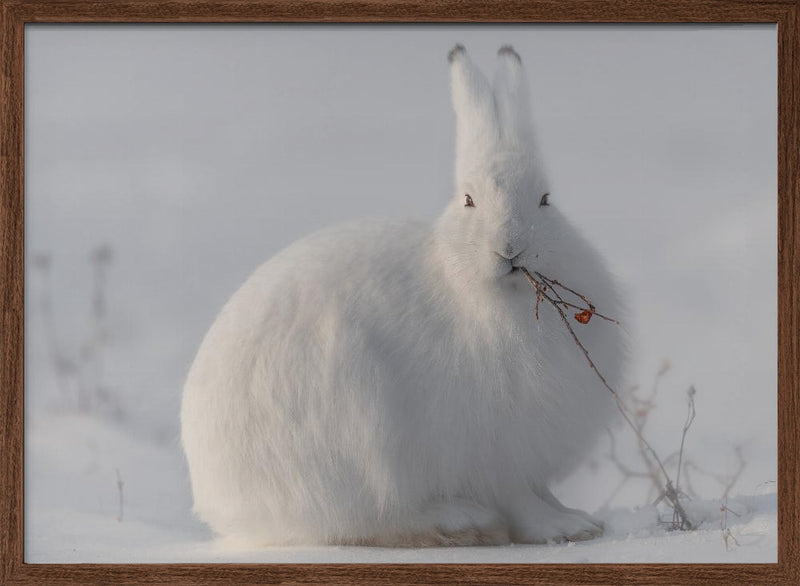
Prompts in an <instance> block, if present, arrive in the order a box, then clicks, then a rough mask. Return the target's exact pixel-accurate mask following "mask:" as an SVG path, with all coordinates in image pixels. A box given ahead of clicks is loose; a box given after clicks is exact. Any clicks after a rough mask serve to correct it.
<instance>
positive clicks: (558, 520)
mask: <svg viewBox="0 0 800 586" xmlns="http://www.w3.org/2000/svg"><path fill="white" fill-rule="evenodd" d="M602 534H603V524H602V522H600V521H598V520H597V519H595V518H594V517H592V516H591V515H588V514H586V513H583V512H581V511H575V512H564V511H555V510H553V511H552V513H549V514H547V515H541V514H539V515H535V516H534V517H532V518H528V519H525V521H524V522H523V523H520V524H517V526H515V527H514V531H513V532H512V535H511V539H512V541H514V542H515V543H563V542H565V541H586V540H587V539H594V538H595V537H600V536H601V535H602Z"/></svg>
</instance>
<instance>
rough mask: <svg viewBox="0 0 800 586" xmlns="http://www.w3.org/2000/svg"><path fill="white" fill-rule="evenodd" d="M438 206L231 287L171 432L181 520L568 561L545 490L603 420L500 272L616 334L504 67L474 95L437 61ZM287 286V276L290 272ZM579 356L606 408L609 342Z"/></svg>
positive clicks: (456, 65)
mask: <svg viewBox="0 0 800 586" xmlns="http://www.w3.org/2000/svg"><path fill="white" fill-rule="evenodd" d="M448 57H449V61H450V70H451V78H452V94H453V105H454V108H455V112H456V135H457V140H456V165H455V192H454V195H453V197H452V198H451V200H450V202H449V204H448V205H447V206H446V208H445V210H444V212H443V213H442V215H441V217H440V218H439V219H438V221H436V222H435V224H433V225H432V226H431V225H427V224H418V223H412V222H400V221H369V222H365V221H362V222H356V223H352V224H348V225H344V226H339V227H334V228H329V229H327V230H323V231H321V232H318V233H316V234H313V235H311V236H308V237H306V238H304V239H302V240H300V241H298V242H296V243H294V244H292V245H291V246H289V247H288V248H287V249H285V250H283V251H282V252H280V253H279V254H277V255H276V256H274V257H273V258H271V259H270V260H268V261H267V262H266V263H265V264H264V265H262V266H261V267H260V268H259V269H258V270H256V272H255V273H254V274H253V275H252V276H251V277H250V278H249V279H248V280H247V282H246V283H245V284H244V285H243V286H242V287H241V289H239V290H238V291H237V292H236V293H235V294H234V295H233V297H232V298H231V299H230V301H229V302H228V303H227V304H226V305H225V307H224V308H223V309H222V311H221V312H220V314H219V316H218V317H217V319H216V322H215V323H214V325H213V326H212V327H211V329H210V330H209V332H208V333H207V335H206V336H205V339H204V340H203V343H202V345H201V346H200V349H199V350H198V353H197V357H196V358H195V361H194V364H193V366H192V368H191V371H190V372H189V375H188V378H187V381H186V386H185V390H184V395H183V405H182V410H181V422H182V439H183V446H184V449H185V451H186V456H187V458H188V463H189V470H190V473H191V480H192V490H193V493H194V508H195V512H196V513H197V515H198V516H199V517H200V518H201V519H203V520H204V521H205V522H207V523H208V524H209V525H210V526H211V527H212V528H213V529H214V531H215V532H216V533H217V534H218V535H220V536H222V537H226V538H230V539H233V540H239V541H241V542H244V543H247V544H249V545H250V546H260V545H269V544H291V543H296V544H359V545H376V546H379V545H384V546H440V545H478V544H499V543H507V542H509V541H514V542H525V543H540V542H546V541H551V540H556V541H558V540H578V539H589V538H591V537H594V536H597V535H599V534H600V533H601V532H602V525H601V524H600V522H599V521H597V520H595V519H593V518H592V517H591V516H589V515H587V514H586V513H582V512H580V511H577V510H575V509H568V508H566V507H564V506H563V505H562V504H561V503H559V502H558V500H556V498H555V497H554V496H553V495H552V493H551V492H550V491H549V489H548V485H549V484H550V483H552V482H553V481H554V480H556V479H558V478H560V477H563V476H564V475H565V474H567V473H568V472H570V471H571V470H572V469H573V468H574V467H575V465H576V464H577V463H578V462H579V461H580V459H581V458H582V457H583V456H584V455H585V453H586V452H587V451H588V450H589V448H591V447H592V445H593V444H594V442H595V441H596V440H597V438H598V435H599V434H600V432H602V430H603V429H604V427H605V426H606V425H607V424H608V423H609V421H610V420H611V418H612V417H613V415H614V413H615V405H614V400H613V397H612V396H611V395H610V394H609V393H608V392H607V391H605V390H604V388H603V386H602V384H601V383H600V381H599V380H598V379H597V377H596V376H595V374H594V372H593V371H592V370H591V369H589V368H588V367H587V366H586V364H585V360H584V359H583V358H582V356H581V354H580V350H579V349H578V348H576V346H575V343H574V341H573V340H572V339H571V337H570V334H569V333H568V332H567V331H566V330H565V329H564V328H563V327H562V325H563V324H561V322H560V319H559V316H558V315H556V314H555V312H542V314H541V316H540V317H539V319H538V321H537V320H535V319H534V318H533V310H534V306H535V302H536V299H535V294H534V295H532V293H531V288H530V286H529V285H528V283H527V282H526V280H525V275H524V274H523V273H522V271H521V270H519V267H527V269H529V270H530V271H532V272H533V271H539V272H541V273H542V274H546V275H548V276H551V277H553V278H558V279H560V280H562V281H563V282H565V283H569V284H570V286H572V287H575V289H576V290H577V291H582V292H585V293H586V294H587V295H589V296H590V297H591V299H592V301H593V302H594V303H596V304H597V307H599V308H602V310H603V311H604V312H607V313H608V315H613V316H615V317H619V316H620V314H621V313H622V307H621V302H620V299H619V295H618V293H617V290H616V288H615V285H614V281H613V279H612V277H611V276H610V275H609V273H608V271H607V270H606V268H605V266H604V263H603V261H602V259H601V258H600V256H599V255H598V253H597V252H596V251H595V250H594V249H593V248H592V247H591V246H590V245H589V244H588V243H587V242H586V240H584V238H583V237H582V236H581V235H580V234H579V233H578V232H577V231H576V230H575V229H574V228H573V227H572V226H571V225H570V224H569V223H568V222H567V221H566V219H565V218H564V217H563V216H562V215H561V214H560V213H559V210H558V208H557V206H556V204H557V201H558V196H559V194H558V193H557V192H556V191H555V190H553V189H552V188H551V186H550V185H549V184H548V181H547V178H546V174H545V171H544V168H543V165H542V161H541V157H540V154H539V150H538V148H537V145H536V142H535V135H534V131H533V126H532V122H531V119H530V112H529V106H530V102H529V97H528V86H527V82H526V80H525V74H524V71H523V68H522V60H521V59H520V56H519V55H518V54H517V53H516V51H514V49H513V48H512V47H510V46H504V47H502V48H501V49H500V51H499V52H498V65H497V72H496V75H495V78H494V81H493V83H489V81H488V80H487V79H486V78H485V77H484V75H483V74H482V73H481V72H480V71H479V70H478V69H477V68H476V67H475V66H474V65H473V64H472V62H471V61H470V59H469V56H468V54H467V52H466V50H465V49H464V47H463V46H461V45H457V46H456V47H455V48H454V49H453V50H452V51H450V53H449V56H448ZM298 267H303V270H298ZM580 333H581V341H582V343H583V345H584V346H585V347H586V349H587V350H588V351H589V352H590V353H591V355H592V359H593V361H594V362H595V364H597V366H598V368H600V369H601V370H602V372H603V374H604V376H605V378H606V379H607V380H608V381H609V383H610V384H612V385H614V386H615V387H617V388H618V387H619V382H620V379H621V376H622V368H623V362H624V361H623V356H624V340H623V334H622V330H621V329H620V328H619V327H618V326H616V325H615V324H612V323H609V322H608V321H605V320H603V319H594V320H591V321H590V322H589V323H587V324H586V325H584V326H581V329H580Z"/></svg>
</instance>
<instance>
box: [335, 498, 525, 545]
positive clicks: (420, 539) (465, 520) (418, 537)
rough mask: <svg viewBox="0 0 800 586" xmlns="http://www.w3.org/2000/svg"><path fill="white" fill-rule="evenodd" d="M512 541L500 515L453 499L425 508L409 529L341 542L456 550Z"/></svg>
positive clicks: (471, 503)
mask: <svg viewBox="0 0 800 586" xmlns="http://www.w3.org/2000/svg"><path fill="white" fill-rule="evenodd" d="M510 541H511V540H510V537H509V530H508V526H507V524H506V521H505V519H504V518H503V517H502V516H501V515H500V514H499V513H497V512H496V511H493V510H491V509H487V508H486V507H483V506H481V505H479V504H477V503H473V502H471V501H468V500H465V499H453V500H450V501H442V502H436V503H432V504H430V505H429V506H427V507H425V509H424V510H423V511H422V512H421V513H420V514H419V516H418V518H417V519H415V520H414V522H412V523H410V524H409V527H408V528H406V529H400V530H396V531H388V532H386V533H383V534H378V535H373V536H370V537H366V538H355V539H344V540H340V541H338V543H339V544H340V545H363V546H370V547H454V546H477V545H505V544H508V543H510Z"/></svg>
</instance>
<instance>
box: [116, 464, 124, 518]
mask: <svg viewBox="0 0 800 586" xmlns="http://www.w3.org/2000/svg"><path fill="white" fill-rule="evenodd" d="M124 488H125V483H124V482H123V481H122V476H121V475H120V473H119V468H117V490H118V491H119V515H117V522H119V523H122V513H123V505H124V504H125V495H124V494H123V492H122V491H123V489H124Z"/></svg>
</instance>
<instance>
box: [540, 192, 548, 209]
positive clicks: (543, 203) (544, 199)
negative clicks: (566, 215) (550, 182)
mask: <svg viewBox="0 0 800 586" xmlns="http://www.w3.org/2000/svg"><path fill="white" fill-rule="evenodd" d="M549 205H550V194H549V193H545V194H544V195H543V196H542V199H540V200H539V207H542V206H549Z"/></svg>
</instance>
